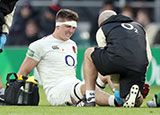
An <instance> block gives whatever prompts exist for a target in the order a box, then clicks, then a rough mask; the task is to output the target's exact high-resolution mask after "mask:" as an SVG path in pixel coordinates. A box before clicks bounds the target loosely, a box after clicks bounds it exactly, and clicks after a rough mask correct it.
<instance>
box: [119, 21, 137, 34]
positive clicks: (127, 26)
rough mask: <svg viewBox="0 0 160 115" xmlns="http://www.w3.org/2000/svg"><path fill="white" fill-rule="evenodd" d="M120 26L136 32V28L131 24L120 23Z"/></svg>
mask: <svg viewBox="0 0 160 115" xmlns="http://www.w3.org/2000/svg"><path fill="white" fill-rule="evenodd" d="M121 26H122V27H123V28H125V29H127V30H134V32H136V33H138V30H137V28H135V27H134V26H133V25H132V24H129V23H122V24H121Z"/></svg>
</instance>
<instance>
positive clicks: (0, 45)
mask: <svg viewBox="0 0 160 115" xmlns="http://www.w3.org/2000/svg"><path fill="white" fill-rule="evenodd" d="M6 39H7V37H6V35H5V34H1V35H0V52H2V49H3V46H4V44H5V43H6Z"/></svg>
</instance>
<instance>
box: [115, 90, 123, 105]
mask: <svg viewBox="0 0 160 115" xmlns="http://www.w3.org/2000/svg"><path fill="white" fill-rule="evenodd" d="M114 96H115V100H116V101H117V103H118V104H120V105H123V99H122V98H121V97H120V92H119V91H118V90H115V91H114Z"/></svg>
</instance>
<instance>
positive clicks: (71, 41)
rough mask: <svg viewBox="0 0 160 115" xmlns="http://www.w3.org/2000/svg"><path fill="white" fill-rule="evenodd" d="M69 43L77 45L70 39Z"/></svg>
mask: <svg viewBox="0 0 160 115" xmlns="http://www.w3.org/2000/svg"><path fill="white" fill-rule="evenodd" d="M67 42H68V43H70V44H75V45H76V42H75V41H73V40H71V39H69V40H68V41H67Z"/></svg>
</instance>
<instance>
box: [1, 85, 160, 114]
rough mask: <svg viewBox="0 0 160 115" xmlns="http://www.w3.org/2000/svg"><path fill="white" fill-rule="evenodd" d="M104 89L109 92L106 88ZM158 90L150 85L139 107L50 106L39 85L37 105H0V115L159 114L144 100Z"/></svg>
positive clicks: (148, 98)
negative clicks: (148, 91)
mask: <svg viewBox="0 0 160 115" xmlns="http://www.w3.org/2000/svg"><path fill="white" fill-rule="evenodd" d="M106 91H108V92H111V91H110V89H108V88H106ZM159 91H160V87H159V86H152V87H151V90H150V93H149V95H148V97H147V98H146V99H145V100H144V102H143V105H142V107H141V108H118V107H100V106H96V107H70V106H65V107H64V106H59V107H53V106H50V105H49V103H48V102H47V100H46V96H45V94H44V91H43V89H42V87H40V103H39V106H0V115H160V108H148V107H147V106H146V101H148V100H151V99H152V98H153V95H154V94H155V93H157V92H159Z"/></svg>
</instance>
